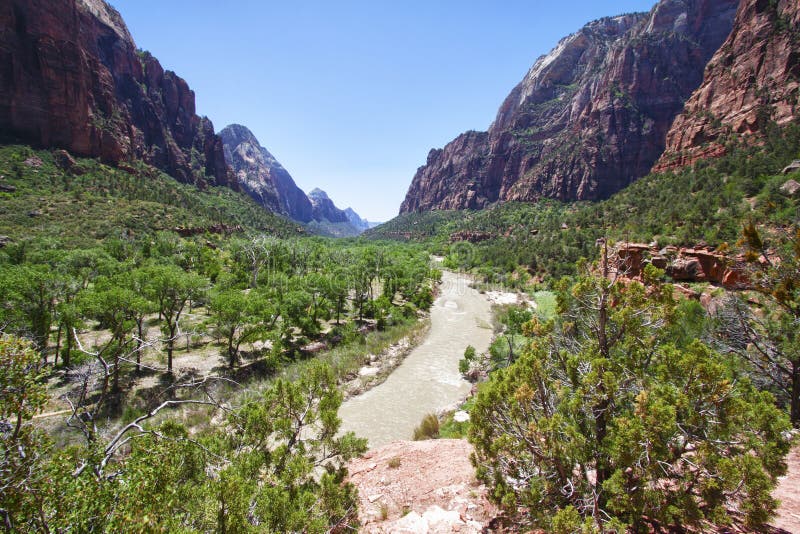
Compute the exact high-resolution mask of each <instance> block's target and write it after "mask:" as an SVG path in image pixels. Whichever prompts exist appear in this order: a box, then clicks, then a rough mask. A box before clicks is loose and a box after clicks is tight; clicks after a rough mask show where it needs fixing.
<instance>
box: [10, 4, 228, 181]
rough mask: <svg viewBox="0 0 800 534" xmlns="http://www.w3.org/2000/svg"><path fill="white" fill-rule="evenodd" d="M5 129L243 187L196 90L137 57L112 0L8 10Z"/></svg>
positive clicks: (35, 140) (111, 159)
mask: <svg viewBox="0 0 800 534" xmlns="http://www.w3.org/2000/svg"><path fill="white" fill-rule="evenodd" d="M0 132H2V135H3V137H4V138H5V140H18V141H22V142H26V143H30V144H33V145H38V146H55V147H61V148H65V149H67V150H69V151H70V152H73V153H75V154H79V155H82V156H89V157H100V158H102V159H103V160H104V161H105V162H108V163H119V162H121V161H126V160H132V159H141V160H144V161H145V162H147V163H150V164H152V165H154V166H156V167H158V168H160V169H162V170H164V171H165V172H167V173H168V174H170V175H172V176H173V177H175V178H177V179H178V180H180V181H183V182H189V183H195V184H197V185H199V186H204V185H206V184H207V183H209V182H210V183H212V184H216V185H228V186H232V187H234V188H236V187H237V184H236V181H235V179H234V178H233V176H232V174H231V173H230V172H229V169H228V167H227V165H226V163H225V157H224V154H223V148H222V142H221V140H220V139H219V137H217V136H216V135H214V127H213V125H212V124H211V122H210V121H209V120H208V119H206V118H201V117H198V116H197V115H196V114H195V99H194V92H192V90H191V89H189V86H188V85H187V84H186V82H185V81H184V80H183V79H181V78H180V77H178V76H177V75H176V74H175V73H173V72H170V71H165V70H164V69H163V68H162V67H161V65H160V64H159V62H158V61H157V60H156V59H155V58H153V57H152V56H151V55H149V54H147V53H137V49H136V45H135V43H134V41H133V39H132V38H131V36H130V33H129V32H128V30H127V28H126V27H125V23H124V22H123V21H122V18H121V17H120V15H119V13H118V12H117V11H116V10H114V9H113V8H112V7H110V6H109V5H108V4H106V3H105V2H104V1H103V0H6V1H4V2H2V3H0Z"/></svg>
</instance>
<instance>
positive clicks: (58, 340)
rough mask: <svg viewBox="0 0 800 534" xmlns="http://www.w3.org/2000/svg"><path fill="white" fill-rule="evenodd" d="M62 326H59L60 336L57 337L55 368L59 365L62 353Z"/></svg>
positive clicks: (54, 358)
mask: <svg viewBox="0 0 800 534" xmlns="http://www.w3.org/2000/svg"><path fill="white" fill-rule="evenodd" d="M62 328H63V327H62V325H58V335H57V336H56V353H55V356H53V367H56V366H57V365H58V353H59V352H61V329H62Z"/></svg>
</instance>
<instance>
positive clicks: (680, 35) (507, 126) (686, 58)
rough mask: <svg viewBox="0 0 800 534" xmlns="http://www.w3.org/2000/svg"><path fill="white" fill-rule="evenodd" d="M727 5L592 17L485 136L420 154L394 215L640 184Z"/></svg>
mask: <svg viewBox="0 0 800 534" xmlns="http://www.w3.org/2000/svg"><path fill="white" fill-rule="evenodd" d="M794 2H795V4H796V0H794ZM738 3H739V0H661V1H660V2H658V3H657V4H656V6H655V7H654V8H653V9H652V10H651V11H650V12H649V13H634V14H627V15H621V16H617V17H609V18H604V19H600V20H597V21H594V22H591V23H589V24H587V25H586V26H585V27H584V28H582V29H581V30H579V31H578V32H576V33H574V34H572V35H570V36H568V37H566V38H564V39H562V40H561V42H559V43H558V45H557V46H556V47H555V48H554V49H553V50H552V51H551V52H550V53H549V54H547V55H546V56H542V57H541V58H539V60H538V61H536V63H535V64H534V65H533V67H532V68H531V69H530V71H529V72H528V74H527V75H526V76H525V78H524V79H523V80H522V82H520V84H519V85H517V87H515V88H514V89H513V90H512V91H511V94H510V95H509V96H508V97H507V98H506V100H505V102H504V103H503V104H502V106H501V107H500V110H499V111H498V113H497V117H496V118H495V121H494V123H493V124H492V125H491V126H490V128H489V130H488V131H487V132H475V131H472V132H467V133H464V134H462V135H460V136H459V137H458V138H456V139H455V140H454V141H452V142H451V143H449V144H448V145H447V146H445V147H444V149H440V150H431V151H430V153H429V154H428V159H427V163H426V164H425V165H424V166H422V167H420V168H419V170H418V171H417V173H416V175H415V176H414V179H413V181H412V183H411V186H410V187H409V190H408V193H407V195H406V198H405V201H404V202H403V204H402V206H401V208H400V212H401V213H407V212H414V211H428V210H442V209H467V208H483V207H486V206H488V205H489V204H491V203H493V202H496V201H511V200H518V201H534V200H536V199H538V198H542V197H548V198H557V199H560V200H594V199H601V198H605V197H608V196H610V195H611V194H613V193H615V192H616V191H619V190H620V189H622V188H623V187H625V186H627V185H628V184H630V183H631V182H632V181H634V180H636V179H638V178H640V177H642V176H644V175H645V174H647V173H648V172H649V171H650V169H651V167H652V166H653V163H654V162H655V161H656V160H657V159H658V157H659V156H660V155H661V153H662V151H663V150H664V145H665V139H666V134H667V131H668V130H669V128H670V126H671V125H672V122H673V120H674V119H675V117H676V116H677V115H678V114H679V113H680V112H681V110H682V109H683V106H684V102H685V101H686V100H687V99H688V98H689V96H690V95H691V94H692V92H693V91H694V90H695V89H696V88H697V87H698V86H699V85H700V83H701V82H702V81H703V70H704V69H705V66H706V64H707V63H708V61H709V59H710V58H711V57H712V55H713V54H714V52H716V50H717V49H718V48H719V46H720V45H721V44H722V43H723V41H724V40H725V38H726V37H727V36H728V34H729V33H730V31H731V28H732V27H733V20H734V15H735V12H736V7H737V5H738ZM759 3H760V4H769V3H770V2H767V1H759Z"/></svg>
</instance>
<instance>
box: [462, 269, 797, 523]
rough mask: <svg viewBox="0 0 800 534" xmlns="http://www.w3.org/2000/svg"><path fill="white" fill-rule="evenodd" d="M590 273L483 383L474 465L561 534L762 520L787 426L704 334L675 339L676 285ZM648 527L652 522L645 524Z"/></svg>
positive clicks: (512, 503)
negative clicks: (738, 515) (734, 513)
mask: <svg viewBox="0 0 800 534" xmlns="http://www.w3.org/2000/svg"><path fill="white" fill-rule="evenodd" d="M657 274H658V273H656V272H654V270H653V269H650V268H648V270H647V271H646V273H645V277H646V278H647V279H648V284H649V288H648V289H645V287H644V286H643V285H642V284H639V283H638V282H630V283H627V284H622V283H620V282H618V281H617V280H614V279H609V278H607V277H599V276H594V275H591V274H585V275H583V276H580V277H578V278H577V280H575V282H574V283H571V284H570V283H567V282H562V283H561V285H560V286H559V316H558V317H557V318H556V319H553V320H550V321H548V322H547V323H541V322H539V320H538V319H534V320H533V321H532V322H530V323H528V324H527V325H526V326H525V330H526V332H527V334H528V335H529V336H531V340H530V343H529V345H528V347H527V348H526V349H525V350H524V351H523V353H522V355H521V356H520V358H519V359H518V360H517V361H516V362H515V363H514V364H513V365H511V366H510V367H508V368H506V369H501V370H499V371H496V372H495V373H493V374H492V375H491V379H490V381H489V383H488V384H487V385H486V386H485V387H483V388H481V390H480V392H479V394H478V398H477V401H476V404H475V408H474V409H473V412H472V428H471V430H470V440H471V441H472V443H473V444H474V445H475V453H474V458H473V461H474V463H475V465H476V467H477V469H478V476H479V478H480V479H481V480H483V481H485V482H486V483H488V484H490V485H491V486H492V487H493V491H492V495H493V498H495V499H496V500H497V501H498V502H500V503H501V504H502V505H504V506H505V507H506V508H508V509H509V510H510V511H511V512H512V513H518V511H523V512H524V513H519V516H520V518H521V520H522V521H529V522H530V523H532V524H534V525H536V526H538V527H540V528H544V529H545V530H551V531H552V530H555V531H560V532H570V531H574V529H580V528H581V525H582V524H583V526H584V527H585V528H586V529H588V530H597V531H603V530H604V529H609V530H613V529H617V531H623V530H624V529H625V528H631V529H632V530H634V531H643V530H646V529H647V528H649V527H650V526H653V525H659V524H660V525H683V524H697V523H699V522H701V521H704V520H709V521H722V522H724V521H727V520H729V519H730V518H729V517H728V507H729V506H733V505H736V506H738V508H739V509H740V510H741V511H742V512H744V514H745V517H746V520H747V522H748V523H750V524H753V525H759V524H761V523H763V522H764V521H765V520H766V519H767V518H768V517H769V515H770V513H771V512H772V511H773V510H774V508H775V506H776V503H775V501H774V499H772V497H771V496H770V490H771V489H772V488H773V487H774V486H775V484H776V477H777V476H778V475H780V474H782V473H783V472H784V470H785V464H784V462H783V457H784V455H785V454H786V452H787V451H788V447H789V444H788V442H787V441H786V440H785V439H784V437H783V435H782V432H783V431H785V430H786V429H787V428H788V427H789V425H788V421H787V420H786V418H785V417H784V416H782V414H781V413H780V412H779V411H778V410H777V409H776V408H775V407H774V405H773V403H772V398H771V395H769V394H768V393H762V392H760V391H758V390H757V389H756V388H755V387H754V386H753V385H752V384H750V383H749V382H748V381H747V380H746V379H741V378H738V377H737V376H736V372H735V371H734V370H732V369H731V368H730V367H729V365H728V364H727V361H726V360H725V359H723V358H722V357H721V356H720V355H719V354H717V353H715V352H714V351H712V350H710V349H709V348H708V347H706V346H705V345H703V344H702V343H700V342H699V341H697V340H689V341H687V342H685V343H682V344H678V345H676V344H675V343H674V342H673V340H672V339H671V329H670V328H669V326H670V325H671V324H672V323H673V322H674V321H675V320H676V314H677V313H678V312H677V311H676V307H675V303H674V301H673V299H672V288H671V287H670V286H660V285H659V284H658V283H657V276H656V275H657ZM648 525H649V526H648Z"/></svg>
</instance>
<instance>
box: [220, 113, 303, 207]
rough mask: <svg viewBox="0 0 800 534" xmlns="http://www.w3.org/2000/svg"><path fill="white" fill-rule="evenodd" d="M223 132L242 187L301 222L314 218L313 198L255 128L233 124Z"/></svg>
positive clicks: (228, 160) (251, 194) (232, 163)
mask: <svg viewBox="0 0 800 534" xmlns="http://www.w3.org/2000/svg"><path fill="white" fill-rule="evenodd" d="M219 136H220V138H222V143H223V146H224V148H225V159H226V160H227V162H228V164H229V165H230V166H231V167H232V168H233V171H234V172H235V173H236V177H237V179H238V180H239V183H240V184H241V187H242V189H243V190H244V191H246V192H247V193H248V194H249V195H250V196H251V197H253V199H255V200H256V202H258V203H259V204H261V205H262V206H264V207H265V208H267V209H269V210H270V211H273V212H275V213H280V214H282V215H285V216H287V217H289V218H291V219H294V220H295V221H298V222H303V223H307V222H310V221H311V220H312V219H313V218H314V215H313V205H312V203H311V201H310V200H309V199H308V197H307V196H306V194H305V193H304V192H303V190H302V189H300V188H299V187H297V185H296V184H295V183H294V180H293V179H292V176H291V175H290V174H289V172H288V171H287V170H286V169H284V168H283V166H282V165H281V164H280V163H278V160H276V159H275V158H274V157H273V155H272V154H270V153H269V151H268V150H267V149H266V148H264V147H263V146H261V144H260V143H259V142H258V139H256V136H255V135H253V132H251V131H250V130H248V129H247V128H246V127H244V126H242V125H240V124H231V125H230V126H227V127H226V128H225V129H223V130H222V131H221V132H219Z"/></svg>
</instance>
